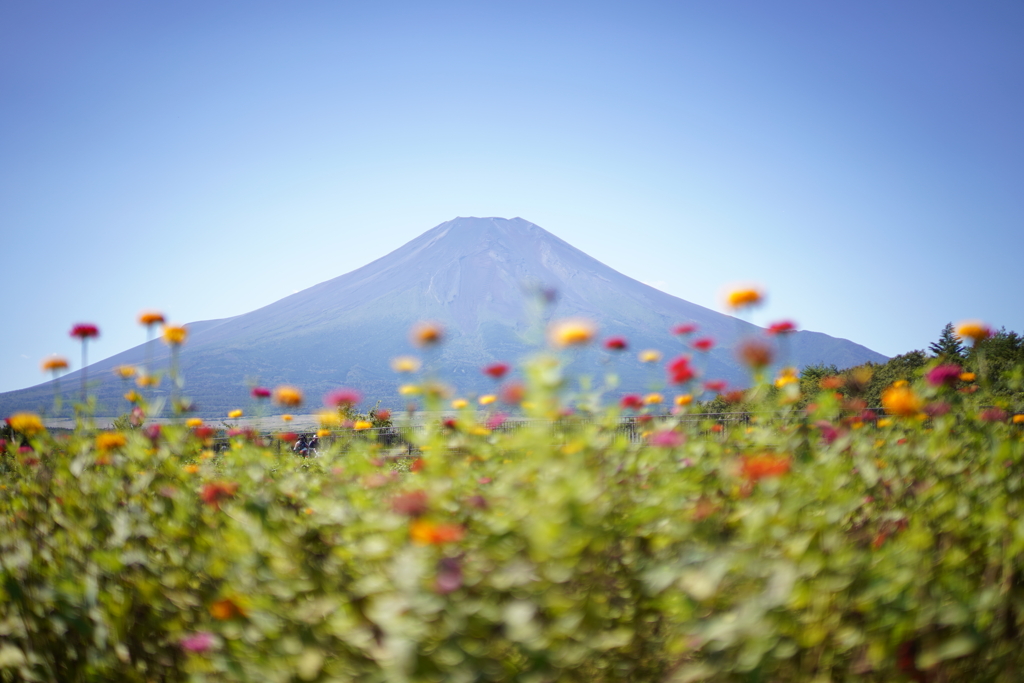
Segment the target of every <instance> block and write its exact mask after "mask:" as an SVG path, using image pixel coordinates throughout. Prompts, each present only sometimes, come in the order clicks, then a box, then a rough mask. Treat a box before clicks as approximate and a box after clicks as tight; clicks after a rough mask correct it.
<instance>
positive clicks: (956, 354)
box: [928, 323, 967, 362]
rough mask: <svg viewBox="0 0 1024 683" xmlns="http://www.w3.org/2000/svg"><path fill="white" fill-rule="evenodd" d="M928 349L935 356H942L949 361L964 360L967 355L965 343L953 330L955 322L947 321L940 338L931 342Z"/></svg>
mask: <svg viewBox="0 0 1024 683" xmlns="http://www.w3.org/2000/svg"><path fill="white" fill-rule="evenodd" d="M928 350H929V351H931V352H932V355H933V356H934V357H936V358H942V359H945V360H947V361H949V362H963V360H964V358H966V357H967V352H966V350H965V349H964V345H963V343H961V341H960V338H959V337H957V336H956V332H954V331H953V323H946V326H945V327H943V328H942V334H940V335H939V340H938V341H936V342H932V343H931V344H929V345H928Z"/></svg>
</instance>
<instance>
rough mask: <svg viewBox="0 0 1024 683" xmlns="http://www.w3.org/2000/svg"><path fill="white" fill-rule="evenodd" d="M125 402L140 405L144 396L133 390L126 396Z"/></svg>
mask: <svg viewBox="0 0 1024 683" xmlns="http://www.w3.org/2000/svg"><path fill="white" fill-rule="evenodd" d="M124 400H126V401H128V402H129V403H138V402H139V401H141V400H142V395H141V394H140V393H139V392H137V391H135V390H134V389H132V390H131V391H129V392H128V393H127V394H125V395H124Z"/></svg>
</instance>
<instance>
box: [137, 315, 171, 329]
mask: <svg viewBox="0 0 1024 683" xmlns="http://www.w3.org/2000/svg"><path fill="white" fill-rule="evenodd" d="M164 322H166V321H165V320H164V314H163V313H159V312H157V311H143V312H142V313H139V324H140V325H145V326H146V327H151V326H153V325H163V324H164Z"/></svg>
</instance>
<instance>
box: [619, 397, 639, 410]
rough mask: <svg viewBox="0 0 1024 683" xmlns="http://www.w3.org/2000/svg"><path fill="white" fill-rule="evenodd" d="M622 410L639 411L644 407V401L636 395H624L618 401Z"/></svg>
mask: <svg viewBox="0 0 1024 683" xmlns="http://www.w3.org/2000/svg"><path fill="white" fill-rule="evenodd" d="M619 405H621V406H622V408H623V410H640V409H641V408H643V407H644V400H643V399H642V398H641V397H640V396H639V395H637V394H626V395H625V396H623V397H622V399H621V400H620V401H619Z"/></svg>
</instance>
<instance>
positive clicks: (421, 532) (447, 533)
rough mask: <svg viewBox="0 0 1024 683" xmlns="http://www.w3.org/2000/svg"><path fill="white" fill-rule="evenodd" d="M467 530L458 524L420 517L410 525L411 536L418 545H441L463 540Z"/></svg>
mask: <svg viewBox="0 0 1024 683" xmlns="http://www.w3.org/2000/svg"><path fill="white" fill-rule="evenodd" d="M465 533H466V532H465V530H464V529H463V528H462V527H461V526H459V525H458V524H438V523H436V522H428V521H426V520H422V519H418V520H416V521H415V522H413V523H412V524H411V525H409V537H410V538H412V541H413V543H415V544H416V545H440V544H442V543H453V542H455V541H460V540H462V537H463V536H465Z"/></svg>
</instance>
